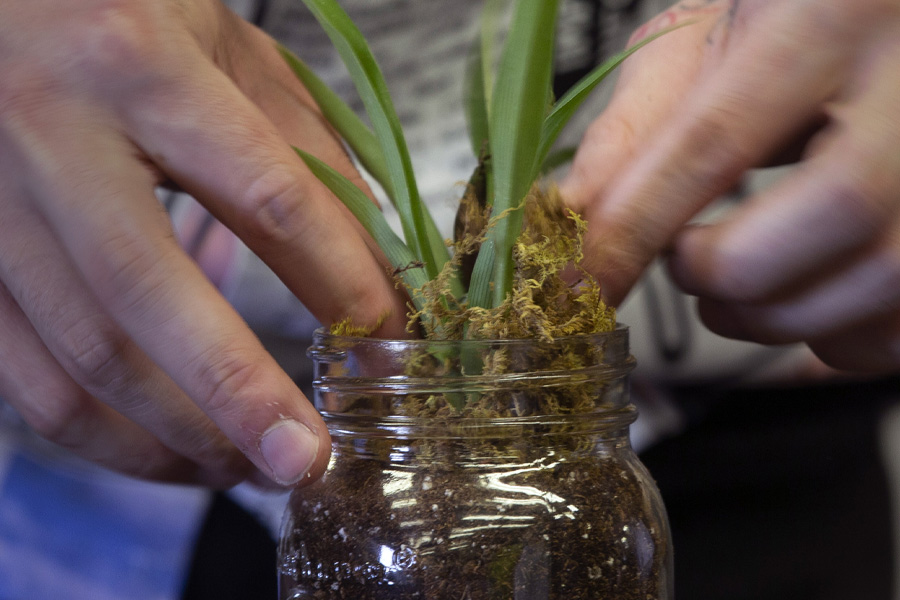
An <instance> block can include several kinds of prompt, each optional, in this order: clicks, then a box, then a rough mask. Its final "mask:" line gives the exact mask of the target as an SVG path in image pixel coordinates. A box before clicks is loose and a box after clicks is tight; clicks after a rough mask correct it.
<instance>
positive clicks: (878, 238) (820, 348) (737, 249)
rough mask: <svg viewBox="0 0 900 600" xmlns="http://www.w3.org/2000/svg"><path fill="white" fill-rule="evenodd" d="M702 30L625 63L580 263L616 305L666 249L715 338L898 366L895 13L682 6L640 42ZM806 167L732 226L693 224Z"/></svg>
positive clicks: (591, 182)
mask: <svg viewBox="0 0 900 600" xmlns="http://www.w3.org/2000/svg"><path fill="white" fill-rule="evenodd" d="M698 18H699V22H698V23H695V24H693V25H689V26H687V27H684V28H681V29H679V30H677V31H675V32H672V33H669V34H667V35H665V36H663V37H662V38H660V39H658V40H655V41H654V42H652V43H651V44H649V45H648V46H647V47H646V48H643V49H641V50H640V51H639V52H638V53H636V54H635V55H634V56H633V57H632V58H630V59H629V60H628V61H627V62H626V64H625V65H624V67H623V72H622V74H621V78H620V81H619V84H618V86H617V89H616V93H615V96H614V98H613V100H612V103H611V105H610V106H609V108H608V109H607V110H606V111H605V112H604V113H603V114H602V115H601V116H600V117H599V118H598V119H597V121H596V122H595V123H594V125H593V126H592V128H591V129H590V131H589V132H588V134H587V136H586V137H585V139H584V141H583V144H582V146H581V148H580V150H579V152H578V155H577V156H576V159H575V163H574V166H573V171H572V173H571V176H570V177H569V179H568V181H567V182H565V185H564V186H563V191H564V193H565V194H566V195H567V196H568V197H569V198H570V199H571V203H572V206H573V207H574V208H576V209H577V210H580V211H581V212H583V214H584V215H585V216H586V218H587V220H588V222H589V230H588V239H587V246H588V247H587V249H586V256H587V258H586V263H587V264H586V266H587V267H588V269H589V270H591V271H592V272H593V273H594V274H595V275H597V276H598V277H599V278H600V280H601V282H602V284H603V285H604V290H605V295H606V296H607V299H608V300H609V301H611V302H612V303H613V304H618V303H620V302H621V301H622V300H623V298H624V297H625V295H626V294H627V292H628V291H629V289H630V288H631V287H632V285H633V284H634V283H635V281H636V280H637V279H638V278H639V277H640V275H641V273H642V271H643V269H644V268H645V267H646V266H647V264H648V263H649V262H650V261H651V260H652V259H653V257H654V256H655V255H657V254H658V253H660V251H663V250H664V249H667V248H668V249H670V251H671V261H670V266H671V271H672V273H673V275H674V278H675V280H676V282H677V283H678V284H679V285H680V286H681V287H682V288H683V289H684V290H685V291H687V292H688V293H691V294H694V295H696V296H698V297H699V299H700V300H699V307H700V313H701V317H702V318H703V320H704V322H705V323H706V325H707V326H708V327H709V328H710V329H712V330H713V331H715V332H718V333H720V334H722V335H725V336H728V337H734V338H741V339H746V340H752V341H757V342H762V343H769V344H781V343H790V342H806V343H807V344H808V345H809V346H810V347H811V348H812V349H813V350H814V351H815V352H816V354H817V355H818V356H819V357H821V358H822V359H823V360H825V361H826V362H827V363H828V364H830V365H831V366H835V367H838V368H844V369H853V370H876V371H892V370H896V369H900V102H898V99H900V2H897V1H896V0H743V1H740V2H739V1H738V0H711V1H709V0H706V1H701V0H685V1H683V2H681V3H679V4H677V5H675V6H674V7H673V8H671V9H670V10H668V11H666V12H665V13H663V14H662V15H661V16H659V17H658V18H657V19H655V20H654V21H652V22H651V23H649V24H648V25H647V26H645V27H644V28H642V30H639V32H638V33H637V35H636V37H638V38H639V37H643V36H646V35H649V34H650V33H652V32H653V31H655V30H659V29H661V28H662V27H664V26H666V25H671V24H673V23H678V22H683V21H686V20H690V19H698ZM798 150H799V152H798ZM798 153H802V160H800V162H799V164H798V165H797V167H796V168H795V169H794V170H793V171H792V172H791V173H790V174H789V175H788V176H787V177H785V178H783V179H782V180H781V181H779V182H778V183H777V184H776V185H774V186H772V187H771V188H769V189H766V190H763V191H762V192H760V193H757V194H756V195H754V196H753V197H751V198H748V199H747V200H746V202H745V203H744V204H743V205H742V206H740V207H739V208H738V209H737V210H736V211H734V212H733V213H732V214H731V215H730V216H729V218H727V219H726V220H724V221H722V222H719V223H717V224H714V225H708V226H691V225H687V223H688V222H689V220H690V219H692V218H693V217H694V216H695V214H696V213H698V212H699V211H700V210H701V209H702V208H703V207H705V206H706V205H708V204H710V203H711V202H712V201H713V200H715V199H716V198H717V197H719V196H720V195H722V194H724V193H725V192H727V191H728V190H729V189H730V188H732V187H733V186H735V185H736V184H738V183H739V182H740V181H741V179H742V177H743V176H744V174H745V173H746V172H747V171H748V170H749V169H752V168H755V167H759V166H763V165H766V164H771V163H772V162H773V161H778V160H782V159H784V158H785V157H786V156H791V155H793V156H794V157H796V155H797V154H798Z"/></svg>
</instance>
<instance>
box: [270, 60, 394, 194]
mask: <svg viewBox="0 0 900 600" xmlns="http://www.w3.org/2000/svg"><path fill="white" fill-rule="evenodd" d="M278 51H279V52H280V53H281V55H282V56H283V57H284V59H285V61H286V62H287V64H288V66H290V67H291V70H292V71H293V72H294V75H296V76H297V79H299V80H300V82H301V83H303V85H304V86H305V87H306V89H307V90H308V91H309V93H310V95H312V97H313V100H315V101H316V104H318V105H319V108H320V109H321V111H322V115H324V117H325V119H326V120H327V121H328V122H329V123H331V125H333V126H334V128H335V129H337V132H338V133H339V134H340V135H341V137H342V138H344V140H345V141H346V142H347V145H348V146H350V149H351V150H353V154H355V155H356V158H357V159H358V160H359V163H360V164H361V165H362V166H363V168H364V169H365V170H366V171H368V172H369V174H370V175H371V176H372V177H374V178H375V181H377V182H378V184H379V185H381V187H382V188H384V191H385V193H386V194H387V196H388V198H390V199H391V202H393V201H394V200H393V197H394V194H393V190H392V188H391V177H390V175H389V174H388V169H387V163H386V162H385V160H384V154H383V153H382V152H381V146H380V145H379V144H378V140H377V139H375V134H374V133H372V130H371V129H370V128H369V126H368V125H366V124H365V123H364V122H363V120H362V119H360V118H359V116H358V115H357V114H356V113H355V112H354V111H353V109H352V108H350V106H349V105H348V104H347V103H346V102H344V100H343V99H342V98H341V97H340V96H338V95H337V94H335V93H334V91H332V89H331V88H330V87H328V85H327V84H326V83H325V82H324V81H322V80H321V79H320V78H319V76H318V75H316V74H315V72H313V70H312V69H310V68H309V67H308V66H307V65H306V63H304V62H303V61H302V60H300V58H299V57H297V56H296V55H295V54H294V53H293V52H291V51H290V50H288V49H287V48H285V47H284V46H282V45H280V44H279V45H278Z"/></svg>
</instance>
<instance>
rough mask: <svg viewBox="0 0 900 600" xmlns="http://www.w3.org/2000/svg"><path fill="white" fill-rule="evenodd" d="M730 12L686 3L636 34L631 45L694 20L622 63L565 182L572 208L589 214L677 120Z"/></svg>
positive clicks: (719, 4)
mask: <svg viewBox="0 0 900 600" xmlns="http://www.w3.org/2000/svg"><path fill="white" fill-rule="evenodd" d="M726 10H727V3H726V2H712V3H710V4H707V5H705V6H703V7H695V6H685V5H684V4H683V3H682V4H679V5H676V6H673V7H671V8H669V9H668V10H666V11H665V12H663V13H660V14H659V15H657V16H656V17H654V18H653V19H651V20H650V21H648V22H647V23H645V24H644V25H643V26H641V27H640V28H638V29H637V30H636V31H635V32H634V33H633V34H632V36H631V38H630V39H629V41H628V46H633V45H634V44H636V43H638V42H640V41H641V40H643V39H645V38H647V37H649V36H651V35H654V34H656V33H658V32H659V31H661V30H663V29H665V28H667V27H672V26H675V25H679V24H683V23H686V24H688V26H686V27H682V28H680V29H677V30H675V31H672V32H670V33H668V34H666V35H663V36H662V37H660V38H659V39H656V40H654V41H653V42H652V43H650V44H648V45H647V46H645V47H644V48H641V49H640V50H639V51H637V52H636V53H635V54H634V55H633V56H631V57H629V58H628V60H626V61H625V63H624V64H623V65H622V67H621V69H620V72H619V75H618V80H617V82H616V88H615V90H614V92H613V95H612V98H611V100H610V103H609V106H608V107H607V108H606V109H605V110H604V111H603V113H602V114H601V115H600V116H598V117H597V119H596V120H595V121H594V122H593V123H592V124H591V126H590V127H589V128H588V130H587V132H586V133H585V135H584V138H583V139H582V141H581V144H580V145H579V148H578V152H577V153H576V155H575V159H574V161H573V163H572V168H571V169H570V171H569V173H568V174H567V176H566V178H565V179H564V180H563V181H562V182H560V190H561V192H562V193H563V197H564V198H565V199H566V203H567V204H568V205H569V207H570V208H572V209H573V210H575V211H576V212H584V211H585V210H586V208H587V207H588V206H589V205H591V204H592V203H594V202H597V201H599V199H600V198H602V197H603V196H604V195H605V192H606V190H607V188H608V187H609V186H610V185H611V184H612V182H613V180H614V179H615V177H616V174H617V173H618V172H620V171H621V170H622V169H623V168H624V167H625V166H626V165H628V164H629V163H630V162H631V160H632V159H633V158H634V157H635V156H636V154H637V153H638V152H639V151H640V149H641V147H642V146H644V145H645V144H646V143H648V142H650V141H652V139H653V137H654V135H655V134H656V132H657V131H658V130H659V129H660V128H661V127H662V125H663V124H665V123H666V122H667V121H668V120H669V119H670V118H671V116H672V114H673V113H674V112H675V111H676V110H677V105H678V103H679V102H680V101H681V99H682V98H683V97H684V96H685V94H686V93H687V90H688V89H689V88H690V87H691V85H692V84H693V83H694V81H695V80H697V79H698V77H699V76H700V74H701V73H702V72H703V71H704V70H706V69H707V66H708V64H709V63H710V62H712V57H711V53H710V52H709V50H710V47H711V45H712V44H713V41H712V40H713V33H714V31H715V30H717V29H719V28H720V27H721V20H722V19H721V18H722V17H723V15H724V13H725V12H726ZM719 37H720V38H721V36H719Z"/></svg>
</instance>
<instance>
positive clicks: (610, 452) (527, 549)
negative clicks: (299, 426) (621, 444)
mask: <svg viewBox="0 0 900 600" xmlns="http://www.w3.org/2000/svg"><path fill="white" fill-rule="evenodd" d="M538 441H539V442H540V441H541V438H538ZM435 443H436V442H434V441H433V440H430V441H429V442H428V445H427V446H424V447H419V446H418V445H417V444H416V443H415V442H407V444H408V445H406V446H403V445H396V446H394V448H393V454H394V456H393V459H392V461H391V462H390V463H388V462H387V461H383V460H379V459H378V458H376V457H375V456H372V455H371V454H369V455H360V454H359V453H358V452H357V451H354V450H351V448H352V443H351V445H350V446H349V447H346V448H344V450H343V451H339V453H338V457H337V461H336V463H335V466H334V467H333V469H332V470H331V471H330V472H329V473H328V474H327V475H326V478H325V480H323V481H322V482H319V483H317V484H315V485H313V486H311V487H309V488H307V489H305V490H301V491H298V492H295V494H294V496H293V497H292V500H291V506H290V508H291V510H292V514H293V516H292V521H290V522H287V523H286V527H285V531H284V533H283V536H282V548H281V556H282V557H283V559H282V564H281V565H280V567H281V598H282V599H288V598H289V599H291V600H301V599H304V600H305V599H316V600H339V599H340V600H412V599H425V600H599V599H603V600H663V599H669V598H670V595H669V592H668V591H667V590H669V589H670V587H671V583H670V582H669V581H667V580H666V578H667V577H669V576H670V573H671V570H670V569H669V564H670V561H671V549H670V541H669V538H668V533H667V530H666V527H665V526H664V525H663V523H664V522H665V517H664V514H663V509H662V508H661V504H660V503H659V500H658V497H657V496H655V487H654V486H653V485H652V482H651V480H650V479H649V476H648V475H647V473H646V471H645V470H644V469H643V467H642V466H641V465H640V464H639V463H638V462H637V460H636V459H634V458H633V455H632V454H630V451H626V452H623V451H622V450H621V449H616V448H614V447H611V446H609V447H607V446H604V447H603V449H602V450H601V451H600V452H599V453H598V452H597V451H596V450H593V451H590V452H579V451H576V452H574V453H572V452H554V451H552V449H551V450H550V451H548V448H546V447H544V445H543V444H538V445H540V446H541V447H540V448H537V447H535V446H536V444H535V443H534V440H532V442H531V443H529V442H515V443H513V442H509V441H508V440H507V441H504V443H503V444H500V445H491V443H490V442H483V441H482V442H479V444H481V447H480V448H478V449H477V450H476V451H475V452H472V451H471V450H472V449H471V448H465V447H462V446H459V444H460V441H459V440H457V441H454V442H452V443H450V442H447V443H446V444H445V445H444V446H442V447H437V446H434V444H435ZM468 443H471V440H469V441H468ZM489 446H490V447H489ZM513 446H515V447H513ZM358 449H359V448H357V450H358ZM342 453H343V454H344V455H343V456H342V455H341V454H342ZM404 454H405V455H408V456H407V459H406V460H402V461H399V463H398V460H397V456H402V455H404ZM563 456H565V457H566V458H563ZM454 463H455V466H454V467H448V466H447V465H450V464H454Z"/></svg>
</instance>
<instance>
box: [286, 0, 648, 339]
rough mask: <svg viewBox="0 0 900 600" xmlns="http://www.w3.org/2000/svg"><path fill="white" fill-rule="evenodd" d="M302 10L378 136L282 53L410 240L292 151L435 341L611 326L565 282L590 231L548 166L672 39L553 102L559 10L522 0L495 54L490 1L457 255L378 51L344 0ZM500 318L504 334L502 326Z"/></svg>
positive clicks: (474, 59) (553, 4) (473, 65)
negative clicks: (373, 247) (598, 92)
mask: <svg viewBox="0 0 900 600" xmlns="http://www.w3.org/2000/svg"><path fill="white" fill-rule="evenodd" d="M303 1H304V3H305V4H306V5H307V7H308V8H309V9H310V10H311V12H312V13H313V15H314V16H315V18H316V19H317V20H318V21H319V23H320V24H321V25H322V27H323V28H324V29H325V31H326V32H327V34H328V36H329V37H330V38H331V40H332V42H333V43H334V46H335V48H336V49H337V51H338V53H339V54H340V56H341V58H342V59H343V61H344V63H345V64H346V66H347V68H348V70H349V72H350V75H351V77H352V79H353V81H354V84H355V85H356V89H357V91H358V93H359V95H360V97H361V99H362V101H363V104H364V106H365V109H366V112H367V114H368V117H369V121H370V122H371V127H369V126H368V125H366V124H365V123H364V122H363V121H362V120H361V119H360V118H359V117H358V116H357V115H356V114H355V113H354V112H353V111H352V110H351V109H350V108H349V107H348V106H347V105H346V104H345V103H344V102H343V101H342V100H341V99H340V98H339V97H338V96H337V95H336V94H334V93H333V92H332V91H331V90H330V89H329V88H328V86H327V85H325V84H324V83H323V82H322V81H321V80H320V79H319V78H318V77H317V76H316V75H315V73H313V72H312V71H311V70H310V69H309V68H308V67H307V66H306V65H305V64H304V63H303V62H302V61H301V60H300V59H299V58H297V57H296V56H294V55H293V54H291V53H290V52H289V51H288V50H287V49H285V48H280V50H281V52H282V54H283V56H284V57H285V59H286V60H287V61H288V63H289V64H290V66H291V68H292V69H293V70H294V72H295V73H296V75H297V77H298V78H299V79H300V80H301V81H302V82H303V83H304V84H305V85H306V87H307V88H308V89H309V90H310V92H311V94H312V95H313V97H314V98H315V100H316V101H317V103H318V104H319V106H320V107H321V109H322V111H323V113H324V115H325V117H326V118H327V119H328V120H329V121H330V122H331V123H332V124H333V125H334V126H335V128H336V129H337V131H338V132H339V133H340V134H341V135H342V136H343V137H344V139H345V140H346V141H347V144H348V145H349V146H350V148H351V150H352V151H353V152H354V154H355V155H356V157H357V158H358V161H359V163H360V164H361V165H362V166H363V167H364V168H365V169H366V170H367V171H368V172H369V173H370V174H371V175H372V176H373V178H374V179H375V180H376V181H378V183H379V184H380V185H381V186H382V187H383V189H384V190H385V193H386V194H387V196H388V198H389V199H390V201H391V202H392V203H393V205H394V206H395V207H396V209H397V212H398V213H399V216H400V221H401V224H402V230H403V237H404V238H405V240H404V239H401V238H400V237H399V236H398V235H397V234H395V233H394V231H393V230H392V229H391V227H390V225H389V224H388V223H387V221H386V220H385V218H384V216H383V215H382V214H381V212H380V211H379V210H378V209H377V208H376V207H375V206H374V205H373V203H372V202H371V201H370V199H369V198H368V197H367V196H366V194H365V193H364V192H362V191H361V190H360V189H359V188H358V187H356V186H355V185H354V184H353V183H352V182H350V181H349V180H348V179H346V178H345V177H343V176H342V175H341V174H339V173H338V172H336V171H335V170H334V169H332V168H331V167H329V166H328V165H327V164H325V163H324V162H322V161H321V160H319V159H317V158H316V157H314V156H312V155H311V154H309V153H306V152H304V151H302V150H299V149H296V152H297V153H298V154H299V156H300V157H301V158H302V159H303V161H304V162H305V163H306V165H307V166H308V167H309V168H310V170H311V171H312V172H313V173H314V174H315V175H316V176H317V177H318V178H319V179H320V180H321V181H322V182H323V183H325V185H326V186H328V187H329V188H330V189H331V191H332V192H333V193H334V194H335V195H336V196H337V197H338V198H339V199H340V200H341V201H343V202H344V203H345V204H346V205H347V207H348V208H349V209H350V211H351V212H352V213H353V214H354V215H355V216H356V218H357V219H358V220H359V221H360V222H361V223H362V224H363V226H364V227H365V228H366V230H367V231H368V232H369V234H370V235H371V236H372V237H373V238H374V239H375V241H376V242H377V243H378V245H379V246H380V247H381V249H382V250H383V252H384V253H385V255H386V256H387V258H388V260H389V261H390V262H391V264H392V265H393V266H394V268H395V274H396V275H397V276H398V277H399V278H400V280H401V281H402V282H403V284H404V285H405V287H406V289H407V291H408V293H409V296H410V299H411V301H412V304H413V306H414V310H413V312H412V315H413V319H414V320H416V322H418V324H419V325H420V326H421V327H422V328H423V330H424V332H425V334H426V335H427V336H428V337H433V338H465V337H504V336H506V337H509V336H530V335H539V336H542V337H553V336H554V335H560V334H570V333H583V332H593V331H598V330H603V329H610V328H612V327H613V326H614V324H615V316H614V313H613V311H612V309H611V308H607V307H606V306H605V305H603V303H602V300H601V299H600V294H599V285H598V284H597V283H596V282H595V281H594V280H593V278H591V277H590V276H589V275H588V274H587V273H586V272H583V273H582V282H581V283H580V284H579V285H578V286H571V285H568V284H566V283H565V282H564V281H563V280H562V278H561V276H560V274H561V272H562V270H563V269H564V268H565V266H566V264H568V263H569V262H573V261H575V262H577V261H578V260H580V252H581V250H580V236H581V234H582V233H583V223H582V222H581V221H580V220H579V219H578V218H577V217H576V216H575V215H573V214H568V213H566V212H565V211H563V210H562V209H561V208H560V207H561V203H559V202H557V201H556V196H555V195H554V194H553V193H552V191H550V192H547V191H546V190H539V189H538V188H537V187H536V186H535V182H536V180H538V179H539V176H540V174H541V173H542V172H543V170H544V169H545V168H546V165H548V164H552V163H554V162H556V161H558V159H559V155H554V154H552V153H551V149H552V148H553V145H554V142H555V141H556V139H557V137H558V136H559V134H560V133H561V131H562V130H563V128H564V127H565V125H566V124H567V123H568V121H569V120H570V118H571V117H572V115H573V114H574V113H575V111H576V110H577V109H578V107H579V106H580V105H581V103H582V102H583V101H584V100H585V99H586V98H587V96H588V94H589V93H590V92H591V91H592V90H593V89H594V88H595V87H596V86H597V84H598V83H600V81H602V80H603V79H604V78H605V77H606V75H608V74H609V73H610V72H611V71H612V70H613V69H614V68H616V67H617V66H618V65H619V64H621V63H622V61H624V60H625V58H627V57H628V56H629V55H630V54H632V53H633V52H635V51H636V50H638V49H639V48H640V47H642V46H643V45H645V44H647V43H649V42H650V41H652V40H653V39H654V38H655V37H658V35H662V33H660V34H657V36H652V37H649V38H647V39H645V40H643V41H641V42H640V43H638V44H636V45H634V46H632V47H631V48H629V49H627V50H625V51H623V52H620V53H619V54H617V55H615V56H613V57H612V58H610V59H609V60H607V61H606V62H605V63H603V64H602V65H600V66H598V67H597V68H596V69H594V70H593V71H592V72H591V73H589V74H588V75H587V76H585V77H584V79H582V80H581V81H580V82H579V83H578V84H576V85H575V86H574V87H573V88H572V89H571V90H570V91H569V92H567V93H566V94H565V95H564V96H563V97H562V98H560V99H558V100H554V99H553V98H552V92H551V82H552V75H553V73H552V65H553V50H554V31H555V23H556V17H557V12H558V8H559V0H516V2H515V5H514V7H513V14H512V21H511V25H510V28H509V31H508V33H507V35H506V40H505V43H504V47H503V50H502V53H501V54H500V56H499V58H498V57H496V56H495V50H494V41H495V39H496V38H497V30H496V27H497V25H496V23H497V21H498V19H497V15H498V13H499V11H500V10H501V8H502V5H503V4H504V1H503V0H487V1H486V4H485V10H484V18H483V19H482V29H481V35H480V36H479V38H478V39H477V40H476V41H475V43H474V44H473V48H472V52H471V56H470V60H469V74H468V83H467V93H466V113H467V116H468V121H469V133H470V139H471V145H472V150H473V152H474V153H475V155H476V157H477V158H478V160H479V163H478V168H477V169H476V171H475V174H473V177H472V179H471V181H470V185H469V186H468V189H467V191H466V193H465V195H464V197H463V199H462V200H461V208H460V214H461V215H464V216H466V217H467V218H465V219H463V221H464V223H463V226H462V227H458V228H457V239H456V242H455V252H454V253H453V254H452V255H451V253H450V251H449V249H448V247H447V244H446V243H445V242H444V240H443V239H442V237H441V236H440V234H439V232H438V228H437V226H436V225H435V222H434V219H433V218H432V216H431V214H430V213H429V211H428V210H427V208H426V206H425V205H424V203H423V202H422V199H421V197H420V196H419V192H418V187H417V185H416V179H415V176H414V174H413V169H412V162H411V160H410V155H409V151H408V149H407V146H406V142H405V140H404V137H403V131H402V129H401V126H400V121H399V119H398V117H397V114H396V112H395V110H394V106H393V103H392V101H391V98H390V95H389V93H388V90H387V86H386V84H385V81H384V78H383V76H382V74H381V71H380V69H379V67H378V65H377V63H376V61H375V58H374V56H373V55H372V52H371V50H370V48H369V46H368V44H367V43H366V41H365V39H364V38H363V36H362V34H361V33H360V31H359V30H358V29H357V27H356V26H355V25H354V23H353V22H352V21H351V20H350V18H349V17H348V15H347V14H346V13H345V12H344V10H343V9H342V8H341V7H340V6H339V4H338V2H337V1H336V0H303ZM663 33H665V32H663ZM495 63H496V64H497V67H496V70H494V68H493V66H494V64H495ZM564 153H565V151H564ZM530 207H531V208H530ZM523 224H525V227H523ZM573 240H574V243H570V242H571V241H573ZM466 257H468V258H469V260H468V261H466V260H465V259H466ZM536 311H537V312H536ZM538 312H540V315H538ZM511 313H516V314H517V315H518V320H519V321H520V323H519V325H518V326H516V325H513V326H512V327H510V326H508V324H509V323H511V322H513V321H515V319H513V318H512V315H511ZM551 313H553V314H551ZM498 322H500V323H506V324H507V325H504V326H501V327H497V326H496V323H498Z"/></svg>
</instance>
